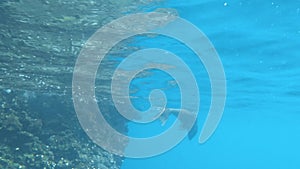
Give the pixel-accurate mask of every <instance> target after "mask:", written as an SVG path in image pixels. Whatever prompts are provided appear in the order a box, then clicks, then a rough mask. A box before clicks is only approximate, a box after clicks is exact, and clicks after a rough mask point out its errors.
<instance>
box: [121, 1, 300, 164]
mask: <svg viewBox="0 0 300 169" xmlns="http://www.w3.org/2000/svg"><path fill="white" fill-rule="evenodd" d="M157 8H175V9H176V10H177V11H178V13H179V16H180V17H182V18H184V19H187V20H188V21H190V22H192V23H193V24H194V25H196V26H197V27H198V28H199V29H201V30H202V31H203V32H204V33H205V34H206V35H207V36H208V38H209V39H210V40H211V42H212V43H213V45H214V46H215V48H216V50H217V51H218V53H219V56H220V59H221V60H222V63H223V66H224V70H225V74H226V78H227V101H226V106H225V110H224V114H223V118H222V121H221V123H220V124H219V127H218V128H217V130H216V131H215V133H214V135H213V136H212V137H211V138H210V139H209V140H208V141H207V142H206V143H205V144H199V143H198V137H199V134H200V133H199V132H198V133H197V135H196V136H195V138H194V139H192V140H189V139H184V140H183V141H182V142H181V143H180V144H179V145H177V146H176V147H175V148H173V149H172V150H170V151H168V152H166V153H164V154H162V155H159V156H155V157H151V158H144V159H130V158H127V159H125V160H124V163H123V165H122V169H139V168H143V169H153V168H158V169H182V168H187V169H200V168H205V169H254V168H256V169H287V168H288V169H299V168H300V160H299V156H300V145H299V143H300V104H299V103H300V50H299V49H300V48H299V47H300V1H299V0H294V1H279V0H277V1H276V0H274V1H269V0H266V1H258V0H254V1H246V0H231V1H218V0H216V1H213V0H206V1H198V0H187V1H180V0H169V1H165V2H163V3H162V5H161V6H157ZM164 42H166V43H164ZM140 43H141V44H140V45H141V46H143V47H144V48H147V47H158V46H159V47H160V48H164V49H166V50H169V51H172V52H174V53H176V54H177V55H179V56H180V57H181V58H182V59H183V60H184V61H186V62H187V64H188V65H189V66H190V67H191V69H192V70H193V72H194V73H195V75H196V76H197V83H198V84H199V86H200V87H199V91H200V93H201V108H200V112H199V117H198V126H199V128H200V129H201V127H202V126H203V122H204V120H205V117H206V115H207V112H208V108H209V104H210V99H211V98H210V86H209V85H210V84H209V80H208V77H207V74H206V72H205V69H204V68H203V65H201V63H199V62H197V61H194V60H193V56H194V55H193V53H192V52H191V51H189V50H188V49H186V48H185V47H184V46H182V44H179V43H176V42H175V41H172V40H169V39H164V38H162V37H157V38H153V39H152V40H144V41H141V42H140ZM151 73H152V74H151V76H147V77H144V78H140V79H136V80H134V81H133V82H132V86H131V89H132V90H135V91H136V92H135V93H133V95H136V96H139V97H138V98H140V99H133V100H132V101H133V104H134V105H135V106H136V107H137V108H138V109H141V110H145V109H147V108H148V107H149V102H148V101H147V96H148V94H149V92H150V91H151V90H153V89H157V88H158V89H165V91H166V94H167V96H168V99H169V102H168V106H171V107H178V104H179V102H180V95H178V88H177V87H176V85H175V86H173V87H170V85H169V84H168V82H169V81H170V80H172V78H171V77H168V76H167V75H165V74H163V73H162V72H159V71H153V72H151ZM154 82H155V83H154ZM145 84H147V85H145ZM141 98H142V99H141ZM172 118H173V120H174V117H171V119H169V120H168V123H171V122H172ZM166 127H168V125H167V126H166ZM166 127H164V128H161V127H160V123H159V122H154V123H151V124H150V125H145V126H139V125H137V124H134V123H129V135H132V136H141V137H144V136H150V135H154V134H157V133H159V132H161V131H162V130H164V129H165V128H166ZM145 131H146V132H145Z"/></svg>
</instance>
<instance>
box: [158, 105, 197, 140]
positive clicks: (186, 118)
mask: <svg viewBox="0 0 300 169" xmlns="http://www.w3.org/2000/svg"><path fill="white" fill-rule="evenodd" d="M180 112H181V113H183V115H182V116H180V117H181V118H179V121H180V122H181V127H182V129H189V126H190V125H189V123H191V122H192V121H193V119H195V120H196V121H195V122H194V124H193V127H192V128H191V129H190V130H189V133H188V138H189V139H190V140H191V139H193V137H194V136H195V135H196V133H197V131H198V125H197V117H196V116H197V115H196V114H195V113H192V112H190V111H188V110H186V109H174V108H166V109H164V111H163V113H162V114H161V115H160V117H159V120H160V121H161V125H162V126H164V125H165V124H166V122H167V120H168V118H169V116H170V115H171V114H172V115H174V116H176V117H178V114H179V113H180Z"/></svg>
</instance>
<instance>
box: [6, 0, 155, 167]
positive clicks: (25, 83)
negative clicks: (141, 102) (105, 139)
mask: <svg viewBox="0 0 300 169" xmlns="http://www.w3.org/2000/svg"><path fill="white" fill-rule="evenodd" d="M153 3H156V2H154V1H143V0H128V1H110V0H51V1H50V0H49V1H48V0H2V1H0V15H1V19H0V28H1V29H0V55H1V56H0V93H1V97H0V104H1V105H0V168H30V169H32V168H47V169H48V168H49V169H51V168H53V169H54V168H55V169H59V168H84V169H88V168H90V169H94V168H100V169H106V168H107V169H108V168H109V169H117V168H120V165H121V163H122V157H119V156H115V155H112V154H110V153H109V152H106V151H104V150H103V149H101V148H100V147H99V146H97V145H96V144H94V143H93V142H92V141H91V140H90V139H89V138H88V137H87V135H86V134H85V133H84V131H83V130H82V129H81V127H80V124H79V122H78V120H77V118H76V113H75V111H74V108H73V103H72V97H71V83H72V71H73V66H74V64H75V61H76V57H77V55H78V53H79V51H80V49H81V47H82V46H83V44H84V43H85V41H86V40H87V39H88V38H89V37H90V36H91V35H92V34H93V33H94V32H95V31H96V30H97V29H98V28H100V27H101V26H102V25H104V24H105V23H107V22H110V21H111V20H113V19H114V18H117V17H119V16H121V15H123V14H124V13H128V12H135V11H139V10H141V9H143V8H142V7H146V6H149V5H151V4H153ZM126 49H128V50H131V49H130V48H126ZM125 52H126V51H125ZM108 67H109V66H108ZM101 78H102V80H104V81H105V80H106V81H107V80H108V79H109V77H108V76H106V75H105V73H104V75H103V76H102V77H101ZM102 88H103V89H105V87H102ZM107 89H108V88H107ZM101 92H102V93H106V94H107V93H109V92H108V91H100V93H101ZM105 108H106V109H107V111H106V114H105V117H106V118H107V119H108V121H110V123H112V124H114V126H115V128H117V129H118V130H119V131H121V132H126V120H124V119H122V118H120V117H119V116H118V115H116V113H115V110H114V109H113V106H112V105H110V104H106V107H105Z"/></svg>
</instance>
